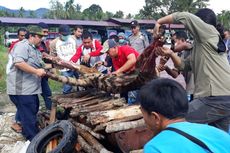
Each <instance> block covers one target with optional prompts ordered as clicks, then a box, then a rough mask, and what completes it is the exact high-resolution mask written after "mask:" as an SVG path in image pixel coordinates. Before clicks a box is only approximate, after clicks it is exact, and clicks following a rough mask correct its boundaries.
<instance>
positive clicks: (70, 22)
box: [0, 17, 120, 27]
mask: <svg viewBox="0 0 230 153" xmlns="http://www.w3.org/2000/svg"><path fill="white" fill-rule="evenodd" d="M0 21H1V24H3V25H4V24H38V23H39V22H44V23H46V24H49V25H61V24H67V25H70V26H71V25H83V26H84V25H87V26H103V27H118V26H120V25H118V24H116V23H112V22H109V21H89V20H59V19H40V18H13V17H0Z"/></svg>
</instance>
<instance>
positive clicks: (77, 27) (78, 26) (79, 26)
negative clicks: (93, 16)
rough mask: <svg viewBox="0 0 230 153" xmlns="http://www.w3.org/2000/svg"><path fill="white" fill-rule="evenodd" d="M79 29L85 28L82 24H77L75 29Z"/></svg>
mask: <svg viewBox="0 0 230 153" xmlns="http://www.w3.org/2000/svg"><path fill="white" fill-rule="evenodd" d="M77 29H83V26H81V25H76V26H75V27H74V30H77Z"/></svg>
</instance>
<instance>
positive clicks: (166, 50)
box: [155, 47, 173, 57]
mask: <svg viewBox="0 0 230 153" xmlns="http://www.w3.org/2000/svg"><path fill="white" fill-rule="evenodd" d="M155 53H156V55H157V56H159V55H160V56H167V57H170V56H171V55H172V54H173V51H172V50H171V49H169V48H167V47H158V48H156V52H155Z"/></svg>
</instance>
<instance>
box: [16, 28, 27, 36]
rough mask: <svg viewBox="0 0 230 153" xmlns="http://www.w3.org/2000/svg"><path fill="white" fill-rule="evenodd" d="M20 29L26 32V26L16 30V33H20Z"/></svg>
mask: <svg viewBox="0 0 230 153" xmlns="http://www.w3.org/2000/svg"><path fill="white" fill-rule="evenodd" d="M21 31H23V32H26V31H27V30H26V28H19V29H18V31H17V33H18V35H19V33H20V32H21Z"/></svg>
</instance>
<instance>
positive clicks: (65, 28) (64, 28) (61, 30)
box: [58, 24, 71, 36]
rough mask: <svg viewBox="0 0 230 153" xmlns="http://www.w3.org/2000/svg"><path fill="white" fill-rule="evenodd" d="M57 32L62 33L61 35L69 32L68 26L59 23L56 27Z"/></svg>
mask: <svg viewBox="0 0 230 153" xmlns="http://www.w3.org/2000/svg"><path fill="white" fill-rule="evenodd" d="M58 31H59V33H60V34H62V35H63V36H67V35H70V34H71V31H70V27H69V26H68V25H64V24H63V25H60V27H59V29H58Z"/></svg>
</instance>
